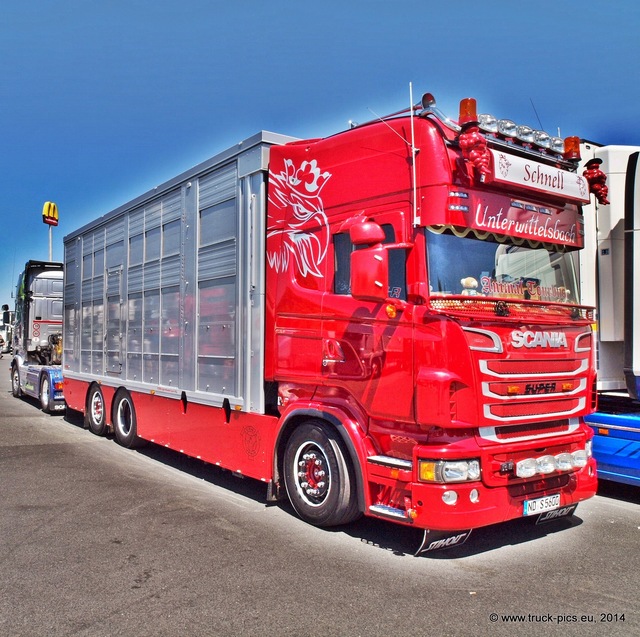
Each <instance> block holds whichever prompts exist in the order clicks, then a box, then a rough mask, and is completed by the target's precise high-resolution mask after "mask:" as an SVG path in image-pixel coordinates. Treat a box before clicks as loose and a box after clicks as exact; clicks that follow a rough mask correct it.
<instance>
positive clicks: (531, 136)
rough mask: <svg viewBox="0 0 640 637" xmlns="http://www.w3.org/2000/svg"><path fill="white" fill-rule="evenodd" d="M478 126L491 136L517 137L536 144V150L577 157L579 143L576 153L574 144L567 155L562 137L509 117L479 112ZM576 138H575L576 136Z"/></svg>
mask: <svg viewBox="0 0 640 637" xmlns="http://www.w3.org/2000/svg"><path fill="white" fill-rule="evenodd" d="M477 121H478V126H479V128H480V130H482V131H484V132H485V133H489V134H490V135H493V136H501V137H507V138H510V139H513V140H515V139H517V140H519V141H521V142H522V143H523V144H530V145H531V146H537V148H538V150H541V151H543V152H544V151H550V152H552V153H554V154H555V155H558V156H562V157H564V158H565V159H579V143H578V146H577V147H576V148H578V154H577V155H575V152H576V151H575V150H574V146H573V145H572V146H570V148H571V150H570V154H569V155H567V151H566V147H565V140H564V139H562V137H559V136H558V137H553V136H551V135H549V133H547V132H545V131H543V130H535V129H533V128H531V126H525V125H518V124H516V123H515V122H513V121H511V120H510V119H498V118H497V117H494V116H493V115H490V114H489V113H481V114H480V115H478V120H477ZM576 139H577V138H576Z"/></svg>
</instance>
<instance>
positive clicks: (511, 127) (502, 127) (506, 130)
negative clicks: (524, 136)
mask: <svg viewBox="0 0 640 637" xmlns="http://www.w3.org/2000/svg"><path fill="white" fill-rule="evenodd" d="M517 129H518V127H517V126H516V123H515V122H512V121H511V120H510V119H499V120H498V132H499V133H500V134H501V135H504V136H505V137H515V136H516V132H517Z"/></svg>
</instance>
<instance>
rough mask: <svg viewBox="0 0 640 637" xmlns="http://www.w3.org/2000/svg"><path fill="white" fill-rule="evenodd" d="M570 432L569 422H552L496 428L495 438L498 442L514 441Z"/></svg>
mask: <svg viewBox="0 0 640 637" xmlns="http://www.w3.org/2000/svg"><path fill="white" fill-rule="evenodd" d="M568 431H569V421H568V420H552V421H550V422H535V423H529V424H526V425H511V426H509V427H495V428H494V432H495V437H496V438H497V439H498V440H512V439H513V438H537V437H539V436H549V435H551V434H562V433H567V432H568Z"/></svg>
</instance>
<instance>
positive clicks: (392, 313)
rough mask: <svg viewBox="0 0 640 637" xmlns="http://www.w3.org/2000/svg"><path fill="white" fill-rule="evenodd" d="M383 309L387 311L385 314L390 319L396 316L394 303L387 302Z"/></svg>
mask: <svg viewBox="0 0 640 637" xmlns="http://www.w3.org/2000/svg"><path fill="white" fill-rule="evenodd" d="M385 310H386V312H387V316H388V317H389V318H390V319H394V318H395V317H396V316H398V308H397V307H396V306H395V305H392V304H391V303H389V305H387V307H386V308H385Z"/></svg>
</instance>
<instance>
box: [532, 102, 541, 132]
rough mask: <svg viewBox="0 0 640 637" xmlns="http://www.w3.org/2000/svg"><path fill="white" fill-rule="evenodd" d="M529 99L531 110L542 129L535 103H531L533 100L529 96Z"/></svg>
mask: <svg viewBox="0 0 640 637" xmlns="http://www.w3.org/2000/svg"><path fill="white" fill-rule="evenodd" d="M529 101H530V102H531V106H532V107H533V112H534V113H535V114H536V119H537V120H538V124H540V128H541V129H542V130H544V126H543V125H542V122H541V121H540V117H539V116H538V111H537V110H536V105H535V104H534V103H533V100H532V99H531V98H529Z"/></svg>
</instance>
